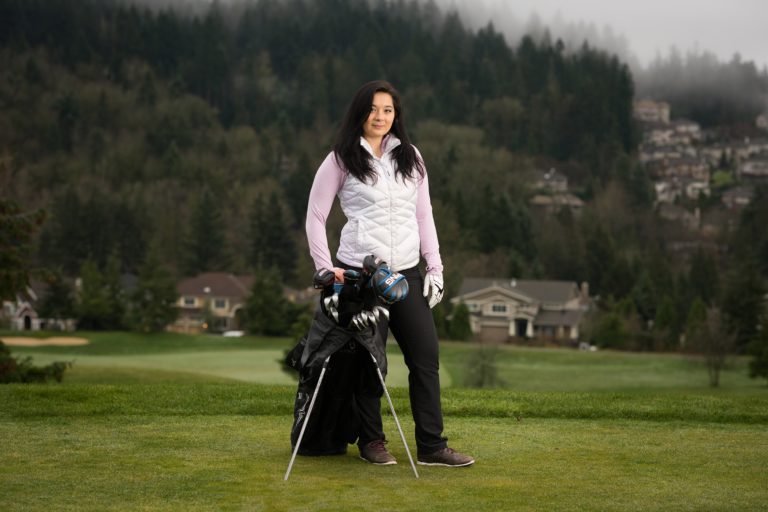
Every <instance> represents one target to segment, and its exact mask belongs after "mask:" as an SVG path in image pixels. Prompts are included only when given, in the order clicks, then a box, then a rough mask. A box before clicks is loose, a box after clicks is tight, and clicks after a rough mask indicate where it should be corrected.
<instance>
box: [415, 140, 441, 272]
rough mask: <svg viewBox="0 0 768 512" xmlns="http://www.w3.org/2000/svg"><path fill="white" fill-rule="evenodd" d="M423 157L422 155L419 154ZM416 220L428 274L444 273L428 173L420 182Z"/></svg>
mask: <svg viewBox="0 0 768 512" xmlns="http://www.w3.org/2000/svg"><path fill="white" fill-rule="evenodd" d="M419 158H421V155H419ZM416 220H417V221H418V223H419V238H420V239H421V254H422V256H424V259H425V260H426V261H427V274H433V275H440V274H442V273H443V261H442V260H441V259H440V244H439V243H438V242H437V228H436V227H435V219H434V217H433V216H432V202H431V201H430V199H429V180H428V179H427V175H426V173H425V174H424V178H423V179H422V180H421V181H420V182H419V190H418V197H417V199H416Z"/></svg>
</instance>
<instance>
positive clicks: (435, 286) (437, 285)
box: [424, 274, 443, 308]
mask: <svg viewBox="0 0 768 512" xmlns="http://www.w3.org/2000/svg"><path fill="white" fill-rule="evenodd" d="M424 297H425V298H426V299H427V302H428V303H429V307H430V308H433V307H435V306H437V304H438V303H439V302H440V301H441V300H443V276H442V275H434V274H427V275H426V276H425V277H424Z"/></svg>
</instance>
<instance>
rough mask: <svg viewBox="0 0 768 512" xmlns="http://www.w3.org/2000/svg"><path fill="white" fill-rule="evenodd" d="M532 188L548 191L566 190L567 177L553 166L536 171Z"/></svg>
mask: <svg viewBox="0 0 768 512" xmlns="http://www.w3.org/2000/svg"><path fill="white" fill-rule="evenodd" d="M534 188H536V189H538V190H548V191H550V192H567V191H568V177H567V176H566V175H565V174H563V173H561V172H558V171H557V169H555V168H554V167H553V168H551V169H549V170H548V171H537V172H536V179H535V182H534Z"/></svg>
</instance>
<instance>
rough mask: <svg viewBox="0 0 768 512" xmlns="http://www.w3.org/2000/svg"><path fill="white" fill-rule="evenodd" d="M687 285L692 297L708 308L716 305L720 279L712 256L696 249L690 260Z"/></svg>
mask: <svg viewBox="0 0 768 512" xmlns="http://www.w3.org/2000/svg"><path fill="white" fill-rule="evenodd" d="M688 285H689V286H690V291H691V294H692V295H693V296H694V297H701V300H703V301H704V303H705V304H707V305H708V306H712V305H714V304H715V303H717V301H718V299H719V295H720V277H719V273H718V270H717V264H716V262H715V259H714V258H713V257H712V255H711V254H710V253H708V252H706V251H704V250H703V249H702V248H698V249H697V250H696V252H695V253H694V255H693V258H692V259H691V269H690V271H689V273H688Z"/></svg>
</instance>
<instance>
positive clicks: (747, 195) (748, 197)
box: [721, 186, 755, 210]
mask: <svg viewBox="0 0 768 512" xmlns="http://www.w3.org/2000/svg"><path fill="white" fill-rule="evenodd" d="M754 196H755V189H754V188H752V187H748V186H740V187H734V188H730V189H728V190H726V191H725V192H723V194H722V196H721V201H722V202H723V204H724V205H725V206H726V208H728V209H729V210H738V209H741V208H744V207H745V206H747V205H748V204H749V203H750V202H752V198H753V197H754Z"/></svg>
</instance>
